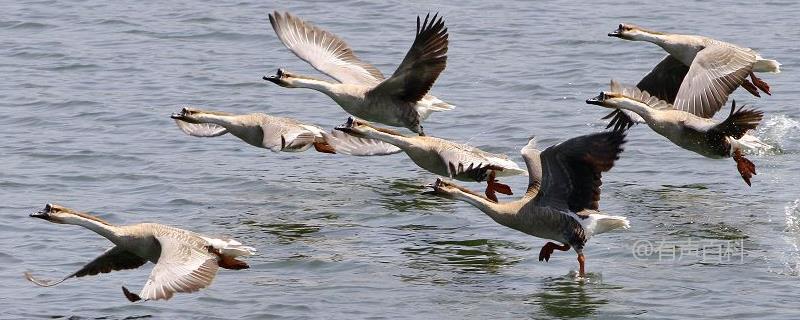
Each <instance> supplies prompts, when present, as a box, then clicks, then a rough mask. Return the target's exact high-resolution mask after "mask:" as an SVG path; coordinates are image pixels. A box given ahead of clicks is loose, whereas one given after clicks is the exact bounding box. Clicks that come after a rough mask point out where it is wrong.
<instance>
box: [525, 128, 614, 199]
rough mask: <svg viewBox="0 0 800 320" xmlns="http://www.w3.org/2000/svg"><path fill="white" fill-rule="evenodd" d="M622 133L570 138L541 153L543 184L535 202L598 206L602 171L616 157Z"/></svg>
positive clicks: (607, 168) (609, 167)
mask: <svg viewBox="0 0 800 320" xmlns="http://www.w3.org/2000/svg"><path fill="white" fill-rule="evenodd" d="M624 143H625V134H624V133H622V132H618V131H610V132H603V133H595V134H591V135H585V136H580V137H577V138H572V139H569V140H567V141H564V142H562V143H559V144H557V145H555V146H551V147H549V148H547V149H545V150H544V151H543V152H542V153H541V160H542V187H541V190H540V191H539V193H538V194H537V195H536V198H534V203H535V205H537V206H546V207H553V208H557V209H560V210H570V211H572V212H576V213H577V212H581V211H583V210H584V209H592V210H597V209H598V202H599V201H600V185H601V184H602V181H601V174H602V172H606V171H608V170H611V168H612V167H613V166H614V161H616V160H617V159H619V154H620V152H622V144H624Z"/></svg>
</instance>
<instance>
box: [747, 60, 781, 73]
mask: <svg viewBox="0 0 800 320" xmlns="http://www.w3.org/2000/svg"><path fill="white" fill-rule="evenodd" d="M753 71H755V72H769V73H781V63H780V62H778V61H776V60H769V59H759V60H756V63H755V64H754V65H753Z"/></svg>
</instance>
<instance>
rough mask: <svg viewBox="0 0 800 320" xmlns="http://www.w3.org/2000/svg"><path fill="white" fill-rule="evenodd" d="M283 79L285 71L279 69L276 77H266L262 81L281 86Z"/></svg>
mask: <svg viewBox="0 0 800 320" xmlns="http://www.w3.org/2000/svg"><path fill="white" fill-rule="evenodd" d="M281 77H283V69H278V71H277V72H275V74H274V75H271V76H264V77H262V78H261V79H264V80H267V81H269V82H272V83H274V84H278V85H280V84H281Z"/></svg>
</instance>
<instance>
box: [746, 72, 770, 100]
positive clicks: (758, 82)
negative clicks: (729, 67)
mask: <svg viewBox="0 0 800 320" xmlns="http://www.w3.org/2000/svg"><path fill="white" fill-rule="evenodd" d="M750 79H751V80H753V84H754V85H755V86H756V87H758V88H759V89H761V91H764V93H766V94H768V95H772V93H770V92H769V85H768V84H767V83H766V82H764V80H761V78H759V77H756V74H755V73H753V72H752V71H750Z"/></svg>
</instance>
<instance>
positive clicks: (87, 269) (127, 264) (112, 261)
mask: <svg viewBox="0 0 800 320" xmlns="http://www.w3.org/2000/svg"><path fill="white" fill-rule="evenodd" d="M146 262H147V260H145V259H143V258H141V257H139V256H137V255H136V254H134V253H132V252H130V251H127V250H125V249H122V248H121V247H118V246H115V247H112V248H110V249H108V250H106V251H105V252H103V254H101V255H100V256H99V257H97V258H95V259H94V260H92V261H91V262H89V263H87V264H86V265H85V266H83V268H81V269H80V270H78V271H75V272H73V273H72V274H70V275H68V276H66V277H64V278H62V279H60V280H57V281H51V280H41V279H36V278H34V277H33V275H31V274H30V273H29V272H25V278H26V279H28V280H29V281H30V282H33V283H35V284H36V285H39V286H42V287H52V286H55V285H57V284H59V283H62V282H64V280H67V279H69V278H72V277H76V278H80V277H83V276H93V275H96V274H98V273H109V272H111V271H118V270H127V269H136V268H138V267H141V266H142V265H143V264H145V263H146Z"/></svg>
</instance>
